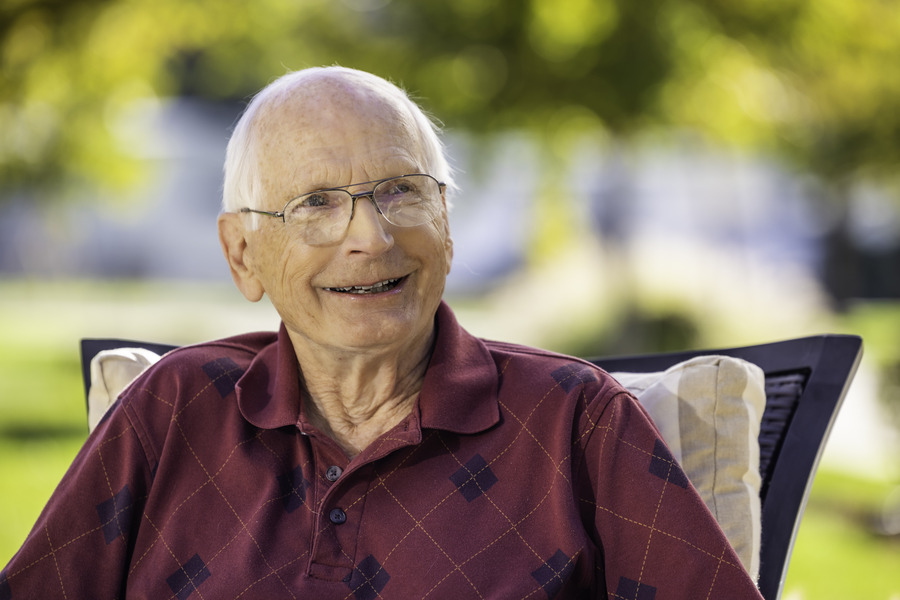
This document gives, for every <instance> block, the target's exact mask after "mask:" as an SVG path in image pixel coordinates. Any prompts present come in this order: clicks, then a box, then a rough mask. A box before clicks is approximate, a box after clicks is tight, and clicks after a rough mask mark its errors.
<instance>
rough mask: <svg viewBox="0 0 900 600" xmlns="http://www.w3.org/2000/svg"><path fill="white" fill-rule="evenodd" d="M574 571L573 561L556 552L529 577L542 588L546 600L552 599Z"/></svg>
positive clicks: (560, 551) (561, 552)
mask: <svg viewBox="0 0 900 600" xmlns="http://www.w3.org/2000/svg"><path fill="white" fill-rule="evenodd" d="M574 570H575V561H573V560H572V559H571V558H569V557H568V556H566V555H565V554H564V553H563V551H562V550H557V551H556V553H555V554H554V555H553V556H551V557H550V558H549V559H548V560H547V562H545V563H544V564H543V565H541V566H540V568H538V569H537V570H536V571H532V573H531V576H532V577H534V578H535V579H536V580H537V582H538V583H539V584H540V585H541V587H542V588H544V591H545V592H547V597H548V598H554V597H555V596H556V594H558V593H559V590H561V589H562V586H563V585H565V583H566V580H568V579H569V576H570V575H571V574H572V571H574Z"/></svg>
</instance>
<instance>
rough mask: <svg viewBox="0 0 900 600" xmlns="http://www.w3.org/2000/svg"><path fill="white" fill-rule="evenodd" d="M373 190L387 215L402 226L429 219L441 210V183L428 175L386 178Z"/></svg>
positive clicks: (378, 203)
mask: <svg viewBox="0 0 900 600" xmlns="http://www.w3.org/2000/svg"><path fill="white" fill-rule="evenodd" d="M372 194H373V196H374V198H375V203H376V204H377V205H378V209H379V210H380V211H381V214H383V215H384V218H385V219H387V220H388V222H389V223H392V224H394V225H397V226H399V227H414V226H416V225H424V224H425V223H430V222H432V221H434V220H435V218H437V216H438V214H439V212H440V206H441V202H440V196H441V190H440V186H439V185H438V182H437V180H435V179H434V178H432V177H430V176H428V175H406V176H405V177H394V178H393V179H387V180H385V181H382V182H381V183H379V184H378V185H377V186H375V189H374V190H373V191H372Z"/></svg>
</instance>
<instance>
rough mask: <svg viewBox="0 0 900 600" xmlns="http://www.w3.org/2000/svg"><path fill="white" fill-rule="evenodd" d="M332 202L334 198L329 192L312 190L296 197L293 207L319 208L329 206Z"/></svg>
mask: <svg viewBox="0 0 900 600" xmlns="http://www.w3.org/2000/svg"><path fill="white" fill-rule="evenodd" d="M333 204H334V198H332V195H331V194H328V193H327V192H313V193H311V194H307V195H305V196H301V197H300V198H298V201H297V203H296V205H295V206H294V208H297V209H303V208H321V207H326V206H331V205H333Z"/></svg>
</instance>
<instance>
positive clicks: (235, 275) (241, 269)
mask: <svg viewBox="0 0 900 600" xmlns="http://www.w3.org/2000/svg"><path fill="white" fill-rule="evenodd" d="M218 223H219V243H220V244H221V245H222V252H224V253H225V260H227V261H228V266H229V267H230V268H231V278H232V279H233V280H234V284H235V285H236V286H237V288H238V289H239V290H240V291H241V293H242V294H243V295H244V297H245V298H247V300H249V301H250V302H258V301H259V300H260V299H262V297H263V294H264V293H265V290H264V289H263V286H262V283H261V282H260V281H259V279H258V278H257V276H256V273H255V271H254V270H253V265H252V261H251V260H250V253H249V252H248V241H247V236H248V233H249V232H248V231H247V229H246V227H245V226H244V225H245V221H244V219H243V218H242V215H239V214H237V213H222V214H221V215H219V221H218Z"/></svg>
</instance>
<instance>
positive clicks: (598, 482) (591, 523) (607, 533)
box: [574, 393, 761, 600]
mask: <svg viewBox="0 0 900 600" xmlns="http://www.w3.org/2000/svg"><path fill="white" fill-rule="evenodd" d="M587 400H588V401H587V405H586V409H585V411H584V414H583V416H582V418H581V419H580V423H579V425H578V427H579V429H578V431H576V448H577V449H578V450H579V451H580V453H581V455H580V456H576V461H577V462H576V463H575V464H574V469H575V471H574V477H575V481H574V486H575V491H576V497H577V498H578V499H579V503H580V510H581V514H582V519H583V521H584V522H585V524H586V527H587V529H588V531H589V533H590V535H591V536H593V537H594V538H595V543H596V544H597V546H598V548H600V549H601V552H600V553H599V555H598V556H599V559H598V561H601V562H602V564H598V565H597V568H598V571H599V572H602V573H604V576H605V578H606V586H607V591H608V593H609V595H610V597H611V598H655V600H664V599H668V598H671V599H676V598H679V599H684V600H696V599H697V598H731V599H738V598H752V599H760V598H761V596H760V594H759V591H758V590H757V589H756V586H755V584H754V583H753V582H752V580H751V579H750V577H749V576H748V575H747V573H746V571H745V570H744V568H743V566H742V565H741V562H740V560H739V559H738V557H737V555H736V554H735V552H734V550H733V549H732V548H731V545H730V544H729V543H728V541H727V539H726V538H725V535H724V534H723V533H722V531H721V529H720V528H719V526H718V524H717V523H716V521H715V519H714V518H713V516H712V514H711V513H710V512H709V510H708V509H707V507H706V505H705V504H704V503H703V500H702V499H701V498H700V496H699V494H698V493H697V492H696V490H695V489H694V488H693V486H692V485H691V484H690V482H689V481H688V479H687V477H686V476H685V474H684V472H683V471H682V469H681V467H680V466H679V465H678V464H677V463H676V462H675V460H674V459H673V458H672V455H671V454H670V453H669V450H668V448H667V447H666V445H665V443H664V442H663V441H662V439H661V437H660V436H659V433H658V431H657V430H656V428H655V426H654V425H653V424H652V422H651V421H650V418H649V417H648V416H647V414H646V412H645V411H644V410H643V409H642V408H641V407H640V405H639V404H638V403H637V401H636V400H634V399H633V398H632V397H631V396H630V395H629V394H627V393H622V394H619V395H618V396H616V397H615V398H614V399H613V400H612V401H611V402H609V403H608V404H606V405H602V406H600V405H597V406H592V405H591V402H590V398H588V399H587Z"/></svg>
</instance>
